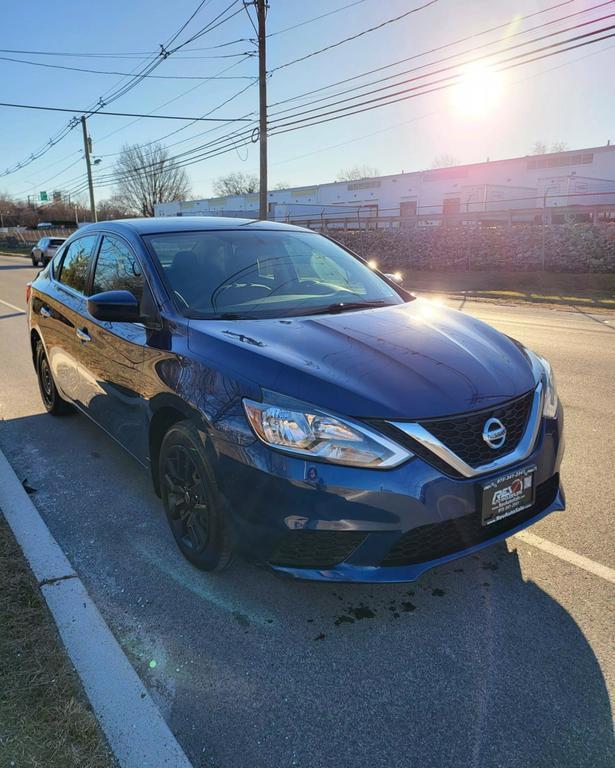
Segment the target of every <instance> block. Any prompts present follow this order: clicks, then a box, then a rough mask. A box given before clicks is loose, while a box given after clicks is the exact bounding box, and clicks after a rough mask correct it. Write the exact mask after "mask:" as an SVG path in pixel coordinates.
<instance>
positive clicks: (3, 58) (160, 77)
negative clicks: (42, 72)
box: [0, 52, 251, 80]
mask: <svg viewBox="0 0 615 768" xmlns="http://www.w3.org/2000/svg"><path fill="white" fill-rule="evenodd" d="M250 55H251V54H250V53H247V52H244V53H234V54H232V55H229V56H208V57H207V58H210V59H235V58H239V57H244V58H245V57H246V56H250ZM0 61H12V62H15V63H17V64H29V65H31V66H33V67H45V68H47V69H65V70H69V71H71V72H86V73H88V74H93V75H121V76H123V77H130V76H131V75H130V73H129V72H117V71H114V70H106V69H88V68H86V67H68V66H65V65H63V64H46V63H45V62H42V61H28V60H27V59H15V58H11V57H9V56H0ZM145 78H151V79H154V80H245V79H247V78H246V77H231V78H224V77H219V78H216V77H204V76H202V75H144V77H143V79H145Z"/></svg>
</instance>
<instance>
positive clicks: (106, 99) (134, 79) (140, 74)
mask: <svg viewBox="0 0 615 768" xmlns="http://www.w3.org/2000/svg"><path fill="white" fill-rule="evenodd" d="M237 1H238V0H234V1H233V2H232V3H231V4H230V6H228V8H231V7H232V6H233V5H235V4H236V2H237ZM200 7H201V6H200V5H199V8H200ZM228 8H226V9H225V10H224V11H222V13H221V14H218V16H216V17H215V18H214V19H213V20H212V21H211V22H210V23H209V24H208V25H206V26H205V27H203V28H202V29H201V30H200V32H199V33H198V36H202V35H203V34H205V33H206V32H207V31H211V29H215V28H216V27H218V26H220V24H221V23H224V22H225V21H228V18H227V19H223V20H222V21H219V19H220V17H221V16H222V15H223V14H224V13H226V11H227V10H228ZM216 22H218V23H216ZM170 39H171V40H173V41H174V40H175V39H176V36H172V37H171V38H170ZM193 39H195V38H194V37H192V38H189V39H188V40H187V41H184V43H181V44H180V45H178V46H176V47H175V48H174V49H173V50H172V51H167V50H166V49H165V47H164V45H161V46H160V52H159V53H158V54H156V56H155V57H154V59H153V60H151V61H149V62H147V63H146V64H145V66H144V67H143V68H142V69H140V70H139V71H136V70H133V72H132V73H131V74H130V75H129V76H128V77H129V78H130V79H129V81H128V82H127V83H124V84H122V83H121V81H120V82H119V83H118V84H117V86H113V87H112V88H111V89H107V91H105V93H104V94H103V95H102V96H101V97H99V99H98V102H97V104H96V105H94V106H93V107H91V108H89V109H87V110H84V111H83V114H85V115H86V116H87V115H92V114H95V113H97V112H100V111H101V110H102V108H103V107H104V106H107V105H109V104H110V103H112V102H113V101H116V100H117V99H119V98H121V97H122V96H124V95H125V94H126V93H127V92H128V91H129V90H131V89H132V88H134V87H136V86H137V85H138V84H139V83H140V82H141V81H142V80H143V79H144V77H146V76H148V75H151V73H152V72H153V70H154V69H156V67H158V66H159V65H160V64H161V63H162V62H163V61H165V60H166V59H167V58H168V57H169V56H170V55H171V54H172V53H175V52H177V51H178V50H180V49H181V48H182V47H183V46H185V45H187V44H188V42H191V41H192V40H193ZM168 44H169V43H168V41H167V45H168ZM136 69H138V68H136ZM114 88H115V90H114ZM47 111H50V109H49V108H47ZM51 111H59V110H57V109H54V110H51ZM67 111H72V110H67ZM135 116H137V115H135ZM78 122H79V121H78V120H77V118H76V117H73V118H71V120H70V121H69V123H68V124H67V125H66V126H65V127H64V128H62V129H61V130H60V131H59V132H58V133H57V134H54V136H53V137H52V138H51V139H49V140H48V141H47V142H46V144H44V145H43V146H42V147H41V148H40V149H39V150H37V151H36V152H33V153H32V154H31V155H30V157H29V158H27V159H25V160H23V161H21V162H19V163H17V165H15V166H12V167H10V168H7V169H6V170H5V171H4V172H2V173H0V177H2V176H8V175H10V174H12V173H15V172H16V171H18V170H21V169H22V168H24V167H26V166H28V165H30V164H31V163H33V162H34V161H35V160H38V159H39V158H40V157H42V156H43V155H45V154H46V153H47V152H49V151H50V149H51V148H52V147H54V146H55V145H56V144H57V143H58V142H60V141H61V140H62V139H63V138H64V137H65V136H67V135H68V133H70V132H71V131H72V130H73V129H74V128H75V127H76V125H78Z"/></svg>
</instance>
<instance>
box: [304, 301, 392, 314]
mask: <svg viewBox="0 0 615 768" xmlns="http://www.w3.org/2000/svg"><path fill="white" fill-rule="evenodd" d="M393 306H395V305H394V304H391V302H390V301H384V299H379V300H377V301H336V302H335V303H334V304H327V306H325V307H313V308H312V309H306V310H304V311H302V312H300V313H296V314H301V315H336V314H339V313H340V312H352V311H353V310H355V309H374V308H375V307H393Z"/></svg>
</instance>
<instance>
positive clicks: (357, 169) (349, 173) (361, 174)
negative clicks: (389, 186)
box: [335, 165, 380, 181]
mask: <svg viewBox="0 0 615 768" xmlns="http://www.w3.org/2000/svg"><path fill="white" fill-rule="evenodd" d="M379 175H380V171H379V170H378V168H374V167H373V166H372V165H353V166H352V168H343V169H342V170H341V171H340V172H339V173H338V174H337V176H336V177H335V179H336V181H358V180H359V179H370V178H373V177H374V176H379Z"/></svg>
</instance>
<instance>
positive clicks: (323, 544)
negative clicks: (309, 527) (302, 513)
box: [269, 530, 367, 568]
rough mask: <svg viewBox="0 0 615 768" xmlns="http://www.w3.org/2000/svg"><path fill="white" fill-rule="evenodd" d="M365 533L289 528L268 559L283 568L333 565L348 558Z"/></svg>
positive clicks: (327, 566) (331, 566) (326, 566)
mask: <svg viewBox="0 0 615 768" xmlns="http://www.w3.org/2000/svg"><path fill="white" fill-rule="evenodd" d="M366 536H367V534H366V533H363V532H361V531H306V530H296V531H289V532H288V533H286V534H285V535H284V536H283V537H282V538H281V539H280V541H278V543H277V544H276V547H275V549H274V551H273V554H272V555H271V557H270V558H269V562H270V563H271V565H281V566H286V567H287V568H333V567H334V566H336V565H338V564H339V563H341V562H342V561H343V560H346V559H347V558H348V557H350V555H351V554H352V553H353V552H354V550H355V549H356V548H357V547H358V546H359V544H361V543H362V542H363V541H364V540H365V537H366Z"/></svg>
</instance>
